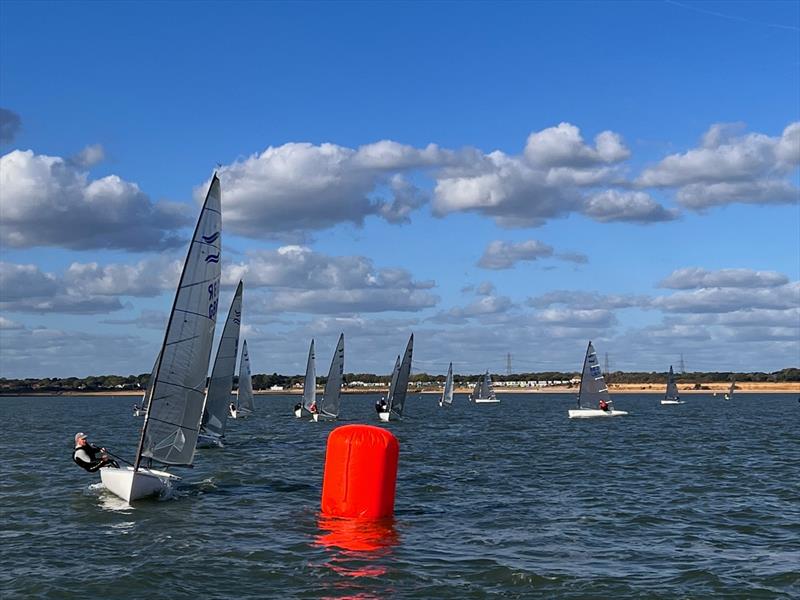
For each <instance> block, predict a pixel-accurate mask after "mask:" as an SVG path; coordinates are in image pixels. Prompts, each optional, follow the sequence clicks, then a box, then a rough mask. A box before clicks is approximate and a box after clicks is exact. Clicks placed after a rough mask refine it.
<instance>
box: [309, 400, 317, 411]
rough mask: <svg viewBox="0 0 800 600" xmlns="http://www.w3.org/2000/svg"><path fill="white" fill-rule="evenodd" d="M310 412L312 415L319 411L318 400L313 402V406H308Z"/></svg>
mask: <svg viewBox="0 0 800 600" xmlns="http://www.w3.org/2000/svg"><path fill="white" fill-rule="evenodd" d="M308 412H310V413H311V414H312V415H313V414H314V413H315V412H317V401H316V400H314V401H313V402H312V403H311V406H309V407H308Z"/></svg>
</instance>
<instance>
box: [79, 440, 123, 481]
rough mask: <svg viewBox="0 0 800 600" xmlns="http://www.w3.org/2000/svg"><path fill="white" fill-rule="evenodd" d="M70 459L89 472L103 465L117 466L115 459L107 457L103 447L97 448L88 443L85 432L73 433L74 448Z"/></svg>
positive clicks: (93, 471)
mask: <svg viewBox="0 0 800 600" xmlns="http://www.w3.org/2000/svg"><path fill="white" fill-rule="evenodd" d="M98 455H99V456H98ZM72 460H74V461H75V464H76V465H78V466H79V467H81V468H82V469H85V470H87V471H89V472H90V473H95V472H96V471H97V470H98V469H102V468H103V467H116V468H119V465H118V464H117V461H115V460H112V459H111V458H109V457H108V455H107V454H106V449H105V448H98V447H97V446H95V445H93V444H90V443H89V440H87V439H86V434H85V433H76V434H75V448H74V449H73V451H72Z"/></svg>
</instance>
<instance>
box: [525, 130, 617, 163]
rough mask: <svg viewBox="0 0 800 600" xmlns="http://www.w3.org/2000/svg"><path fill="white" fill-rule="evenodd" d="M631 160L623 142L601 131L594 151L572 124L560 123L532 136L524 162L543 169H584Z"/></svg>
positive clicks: (615, 135) (529, 137)
mask: <svg viewBox="0 0 800 600" xmlns="http://www.w3.org/2000/svg"><path fill="white" fill-rule="evenodd" d="M629 156H630V151H629V150H628V149H627V148H626V147H625V144H624V143H623V142H622V138H621V137H620V136H619V135H618V134H616V133H614V132H612V131H604V132H602V133H600V134H599V135H597V137H595V147H594V148H592V147H590V146H587V145H586V143H585V142H584V141H583V137H582V136H581V131H580V129H578V128H577V127H575V125H572V124H571V123H559V125H558V126H557V127H549V128H547V129H543V130H542V131H538V132H534V133H531V134H530V135H529V136H528V143H527V144H526V145H525V158H527V159H528V161H530V162H531V163H532V164H536V165H543V166H546V167H587V166H593V165H597V164H610V163H616V162H620V161H623V160H625V159H627V158H628V157H629Z"/></svg>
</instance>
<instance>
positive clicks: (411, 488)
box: [0, 393, 800, 600]
mask: <svg viewBox="0 0 800 600" xmlns="http://www.w3.org/2000/svg"><path fill="white" fill-rule="evenodd" d="M499 398H500V400H501V403H500V404H497V405H475V404H470V403H469V402H468V401H467V398H466V396H464V395H460V394H457V395H456V398H455V402H454V405H453V406H452V407H451V408H440V407H439V406H438V405H437V401H438V396H435V395H424V396H417V395H411V396H410V398H409V400H408V401H407V404H406V416H405V417H404V418H403V420H402V421H400V422H392V423H390V424H388V425H386V424H384V425H381V426H383V427H387V428H388V429H389V430H391V431H392V432H393V433H394V434H395V435H396V436H397V438H398V440H399V442H400V468H399V473H398V480H397V498H396V511H395V517H394V519H392V520H388V521H384V522H379V523H375V524H355V525H354V524H352V523H348V522H337V521H333V522H332V521H330V520H327V519H324V518H322V517H321V516H320V514H319V501H320V491H321V486H322V475H323V466H324V457H325V442H326V438H327V435H328V433H329V432H330V431H331V430H332V429H333V428H334V427H337V426H339V425H342V424H348V423H369V424H373V425H378V421H377V416H376V414H375V410H374V408H373V404H374V401H375V399H376V396H370V395H346V396H344V398H343V402H342V418H341V420H340V421H338V422H336V423H313V422H310V421H309V420H308V419H306V418H304V419H295V418H294V417H293V415H292V407H293V405H294V403H295V402H296V397H294V396H276V395H270V396H257V397H256V403H257V406H258V412H257V413H256V414H255V415H254V416H252V417H251V418H249V419H244V420H242V419H240V420H231V421H229V423H228V431H227V440H226V447H225V448H224V449H204V450H198V452H197V455H196V457H195V468H193V469H174V472H175V473H176V474H180V475H181V476H182V477H183V481H182V482H181V484H180V485H179V486H178V487H176V488H175V489H174V490H172V491H171V493H170V494H169V496H168V497H166V498H162V499H161V500H148V501H142V502H139V503H136V504H135V505H134V506H133V507H130V506H128V505H126V504H125V503H124V502H122V501H120V500H119V499H118V498H116V497H115V496H113V495H111V494H109V493H108V492H106V491H105V490H104V489H103V487H102V485H101V484H100V483H99V475H97V474H88V473H86V472H84V471H82V470H81V469H79V468H78V467H77V466H75V465H74V464H73V463H72V460H71V452H72V436H73V435H74V434H75V432H77V431H86V432H88V433H89V437H90V440H91V441H92V442H94V443H96V444H99V445H104V446H107V447H108V448H109V449H111V450H112V451H114V452H115V453H117V454H119V455H120V456H122V457H124V458H128V459H131V458H132V455H133V453H134V450H135V447H136V444H137V442H138V436H139V431H140V427H141V423H142V418H136V417H133V416H131V405H132V403H133V402H134V400H135V399H133V398H130V397H110V398H109V397H64V396H61V397H26V398H0V417H1V418H2V423H3V424H4V427H3V435H2V437H1V438H0V465H1V466H2V469H0V473H2V486H1V487H0V515H1V519H2V525H1V526H0V535H1V536H2V537H1V538H0V542H1V543H0V557H2V565H3V568H2V569H0V596H2V597H3V598H54V599H59V600H62V599H69V598H82V599H89V598H104V599H114V598H165V599H166V598H169V599H175V598H203V599H205V598H359V599H369V598H459V599H461V598H490V597H497V598H501V597H502V598H536V597H543V598H544V597H548V598H549V597H558V598H711V597H716V598H720V597H724V598H798V597H800V573H799V572H800V403H798V398H797V395H796V394H795V395H788V394H763V395H759V394H743V393H740V394H737V395H736V396H735V398H734V400H732V401H729V402H726V401H725V400H723V399H722V398H720V397H717V398H714V397H712V396H710V395H687V396H686V398H685V399H686V404H683V405H679V406H661V405H660V404H659V400H660V395H655V394H653V395H617V396H616V399H615V400H616V401H615V405H616V407H617V408H619V409H621V410H627V411H630V413H631V414H630V416H628V417H620V418H613V419H589V420H570V419H568V418H567V409H568V408H570V407H571V406H572V405H573V404H574V398H573V397H572V396H570V395H566V394H564V395H559V394H543V393H539V394H528V395H522V394H508V395H505V394H499Z"/></svg>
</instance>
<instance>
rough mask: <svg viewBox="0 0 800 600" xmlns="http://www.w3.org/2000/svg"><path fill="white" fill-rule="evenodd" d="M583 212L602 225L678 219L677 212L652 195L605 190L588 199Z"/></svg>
mask: <svg viewBox="0 0 800 600" xmlns="http://www.w3.org/2000/svg"><path fill="white" fill-rule="evenodd" d="M582 212H583V214H584V215H586V216H587V217H590V218H592V219H594V220H595V221H600V222H601V223H609V222H613V221H619V222H629V223H656V222H659V221H671V220H673V219H676V218H677V217H678V213H677V211H675V210H670V209H667V208H664V207H663V206H661V205H660V204H659V203H658V202H656V201H655V200H653V198H652V197H650V194H647V193H645V192H620V191H618V190H605V191H602V192H600V193H598V194H594V195H592V196H590V197H589V198H587V199H586V202H585V204H584V207H583V210H582Z"/></svg>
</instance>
